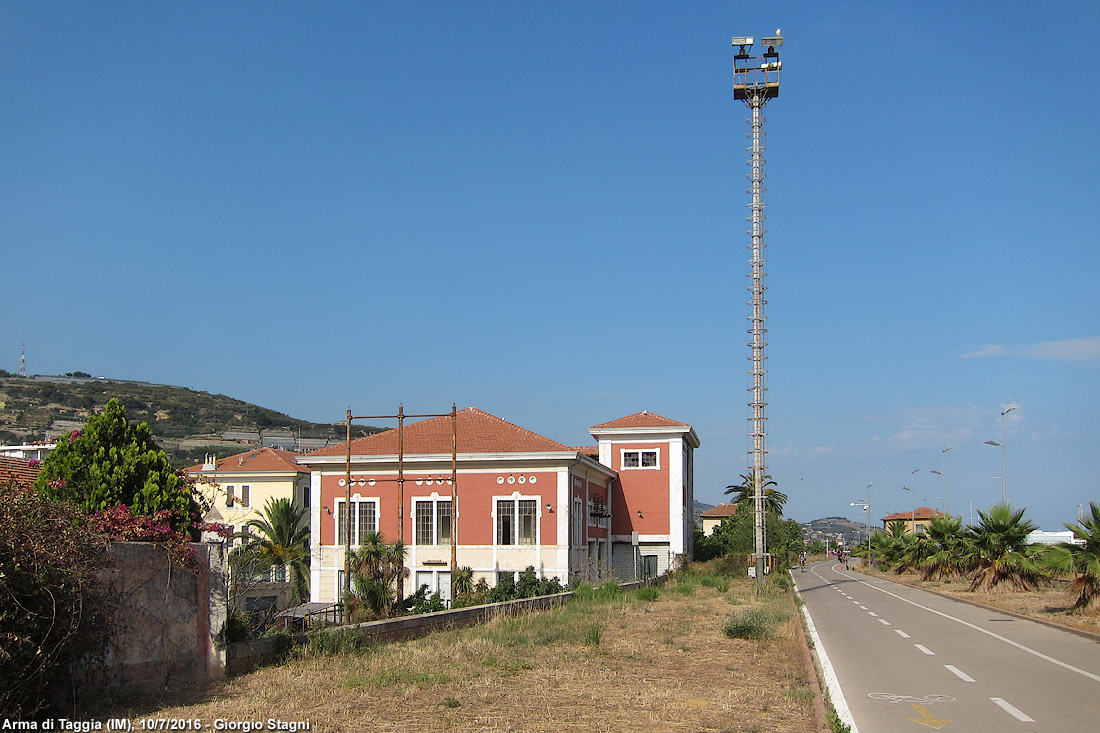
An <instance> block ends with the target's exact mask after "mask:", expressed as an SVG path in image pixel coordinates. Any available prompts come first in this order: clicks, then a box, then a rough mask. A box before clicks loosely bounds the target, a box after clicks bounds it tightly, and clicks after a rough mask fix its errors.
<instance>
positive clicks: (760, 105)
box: [733, 29, 783, 595]
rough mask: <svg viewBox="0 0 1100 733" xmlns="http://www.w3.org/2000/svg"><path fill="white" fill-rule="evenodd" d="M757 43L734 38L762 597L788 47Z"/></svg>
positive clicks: (776, 41)
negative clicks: (767, 150)
mask: <svg viewBox="0 0 1100 733" xmlns="http://www.w3.org/2000/svg"><path fill="white" fill-rule="evenodd" d="M753 43H754V39H753V38H751V37H748V36H734V38H733V45H734V46H736V47H737V48H738V51H737V54H736V55H735V56H734V58H733V97H734V99H740V100H742V101H744V103H745V105H746V106H747V107H748V108H749V110H750V111H751V113H752V116H751V117H750V118H749V123H750V125H751V131H750V132H749V133H748V137H749V138H750V139H751V140H752V146H751V147H750V148H749V151H750V152H751V158H750V160H749V166H750V168H751V170H750V173H749V175H748V178H749V182H750V184H751V185H750V187H749V189H748V193H749V194H750V195H751V196H752V202H751V203H750V204H749V217H748V221H749V223H750V224H751V229H750V231H749V234H750V235H751V237H752V242H751V243H750V245H749V250H750V252H751V255H752V256H751V257H750V259H749V264H750V265H751V268H752V269H751V272H750V274H749V278H750V283H749V288H748V289H749V295H750V297H749V305H750V306H751V308H752V313H751V315H750V316H749V324H750V329H749V333H750V334H752V341H751V342H750V343H749V346H750V347H751V348H752V355H751V356H750V357H749V361H750V362H751V363H752V370H751V372H750V373H751V374H752V387H751V388H750V391H751V392H752V400H751V401H750V402H749V407H751V408H752V417H751V418H750V422H751V425H750V428H749V434H750V435H751V436H752V457H753V461H752V477H753V488H754V492H753V493H754V497H753V511H754V515H753V528H754V535H755V550H756V552H755V555H756V590H757V595H759V594H760V592H761V590H762V589H763V585H764V573H765V569H766V568H767V566H766V562H767V543H766V541H765V536H764V526H765V525H764V483H765V478H764V477H765V475H766V474H767V467H766V465H765V455H766V453H767V451H766V450H765V438H766V437H767V430H766V428H765V422H766V420H767V418H766V417H765V416H764V408H765V406H766V405H767V402H766V401H765V399H764V393H765V392H766V391H767V388H766V387H765V386H764V381H765V376H766V375H767V369H766V356H765V353H764V347H765V346H766V345H767V344H766V342H765V341H764V334H765V333H767V328H765V316H764V305H765V304H766V303H767V301H766V300H765V299H764V291H765V290H767V288H766V287H765V286H764V277H765V276H766V274H767V273H766V271H765V263H766V260H765V259H764V248H765V247H766V245H765V243H764V233H765V229H764V221H765V220H766V219H767V217H766V216H765V215H764V207H765V204H764V192H765V191H766V189H765V187H764V115H763V111H764V105H765V104H767V103H768V100H769V99H774V98H776V97H778V96H779V71H780V69H782V68H783V65H782V63H780V61H779V52H778V51H777V50H776V49H777V48H779V47H780V46H782V45H783V37H782V36H781V35H780V33H779V30H778V29H777V30H776V32H775V36H772V37H766V38H762V39H761V43H762V44H763V45H764V46H766V47H767V49H768V50H767V51H765V52H764V54H763V55H762V56H753V55H751V54H750V53H749V49H750V48H751V47H752V45H753Z"/></svg>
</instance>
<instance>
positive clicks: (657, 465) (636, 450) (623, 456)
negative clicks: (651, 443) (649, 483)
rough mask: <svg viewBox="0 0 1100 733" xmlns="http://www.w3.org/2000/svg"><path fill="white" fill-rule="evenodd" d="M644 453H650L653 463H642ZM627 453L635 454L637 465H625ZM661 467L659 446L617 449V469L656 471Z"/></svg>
mask: <svg viewBox="0 0 1100 733" xmlns="http://www.w3.org/2000/svg"><path fill="white" fill-rule="evenodd" d="M644 453H652V454H654V456H653V463H654V465H652V466H643V465H642V455H643V454H644ZM627 454H637V456H638V465H637V466H628V465H626V456H627ZM660 468H661V449H660V448H620V449H619V470H621V471H658V470H660Z"/></svg>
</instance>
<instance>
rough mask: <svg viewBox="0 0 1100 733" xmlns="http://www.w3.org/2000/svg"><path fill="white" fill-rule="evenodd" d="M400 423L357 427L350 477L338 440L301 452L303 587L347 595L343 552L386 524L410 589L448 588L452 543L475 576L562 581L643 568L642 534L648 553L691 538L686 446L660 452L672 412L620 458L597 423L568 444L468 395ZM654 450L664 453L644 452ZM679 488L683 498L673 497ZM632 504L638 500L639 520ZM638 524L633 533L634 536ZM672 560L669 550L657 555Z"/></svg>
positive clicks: (331, 597) (685, 549) (321, 594)
mask: <svg viewBox="0 0 1100 733" xmlns="http://www.w3.org/2000/svg"><path fill="white" fill-rule="evenodd" d="M662 420H664V419H663V418H662ZM669 422H671V421H669ZM609 425H610V424H609ZM676 425H682V424H680V423H676ZM682 427H686V428H687V430H688V431H690V427H688V426H682ZM598 430H601V431H602V430H604V427H603V426H596V427H595V428H593V435H594V436H596V432H597V431H598ZM672 432H675V431H674V430H673V431H672ZM402 433H403V434H400V435H399V433H398V431H397V430H390V431H386V432H383V433H378V434H375V435H370V436H366V437H363V438H358V439H355V440H353V441H351V445H350V449H351V450H350V453H351V458H350V474H351V483H350V485H349V484H348V473H349V471H348V446H347V445H346V444H345V445H338V446H332V447H330V448H326V449H323V450H319V451H316V452H314V453H311V454H309V455H305V456H300V457H299V461H300V462H301V463H303V464H304V465H306V466H308V467H309V468H310V469H311V482H310V494H311V497H310V526H311V531H312V533H313V537H314V546H313V549H312V554H311V568H310V574H311V577H310V580H311V582H310V588H311V600H313V601H316V602H331V601H336V600H338V599H340V598H341V596H342V592H343V588H344V584H345V580H344V575H343V573H344V557H345V552H346V550H347V549H348V548H350V549H352V550H355V549H356V548H357V547H358V546H359V545H360V543H361V541H362V539H363V538H364V537H366V536H367V534H368V533H370V532H380V533H381V535H382V538H383V541H384V542H387V543H392V542H393V541H395V540H396V539H397V538H398V537H400V538H401V539H402V541H403V542H404V543H405V545H406V546H407V549H408V556H407V560H406V566H407V567H408V568H409V571H410V575H409V578H408V579H407V581H406V582H405V586H404V588H403V593H404V594H405V595H408V594H409V593H411V592H413V591H415V590H416V589H417V588H419V587H420V586H422V585H427V586H428V588H429V590H430V591H432V592H435V591H438V592H439V593H440V595H441V596H443V597H444V598H445V599H449V598H450V596H451V589H450V583H451V560H452V543H453V544H454V546H453V550H454V558H455V562H456V564H457V566H458V567H469V568H471V569H472V570H473V573H474V581H475V582H477V581H478V580H480V579H484V580H486V582H487V583H489V585H495V584H496V583H497V582H498V581H499V580H500V579H501V578H502V577H503V576H505V575H510V576H513V577H515V576H516V575H517V574H518V573H521V572H523V571H524V570H525V569H526V568H527V567H533V568H534V569H535V572H536V573H537V575H538V576H539V577H540V578H550V577H556V578H558V579H559V580H560V581H561V582H563V583H566V582H569V581H570V580H577V579H584V580H589V581H592V582H599V581H602V580H607V579H611V578H612V577H623V578H633V577H635V576H636V575H637V573H638V572H639V570H640V569H641V568H640V566H639V565H638V563H637V562H636V560H637V558H638V557H640V555H639V552H638V548H639V547H641V546H642V545H641V543H642V540H643V538H644V539H645V543H646V544H645V550H646V553H647V556H648V555H649V554H654V555H657V554H659V555H661V556H662V557H665V558H667V557H668V556H669V549H668V547H667V546H666V547H665V548H663V549H661V550H660V551H658V550H657V549H655V547H656V543H658V542H660V541H661V540H662V539H663V541H664V542H665V543H666V545H668V543H669V541H670V538H671V537H675V538H676V539H675V541H676V542H678V543H679V544H677V545H676V546H675V548H676V552H677V553H679V554H684V553H689V552H690V537H691V532H690V531H687V532H686V535H685V532H684V530H683V528H682V524H683V522H682V517H684V516H686V515H687V512H688V507H690V496H691V489H690V486H687V487H685V485H684V481H685V480H689V479H690V470H689V471H688V472H687V473H686V476H687V479H685V478H684V477H685V470H684V468H683V467H684V465H685V464H686V465H690V460H688V461H686V462H685V460H684V457H683V455H684V454H683V449H682V447H681V446H680V445H679V444H677V445H676V450H677V453H676V460H675V461H673V463H675V464H676V466H677V468H675V469H672V467H670V465H669V463H670V462H669V460H668V459H667V457H665V458H661V457H660V456H667V454H668V451H669V450H671V449H672V445H671V443H670V442H669V433H670V428H669V426H667V425H663V424H662V425H661V430H660V432H659V433H658V434H654V435H650V436H648V437H649V438H651V440H650V441H649V443H640V442H636V441H634V440H629V441H626V442H624V445H628V446H629V447H627V448H624V450H626V452H627V453H630V454H631V455H627V456H625V457H624V454H623V453H621V452H619V453H617V454H616V456H617V457H616V458H614V459H612V458H611V457H610V456H611V455H612V454H613V453H616V450H617V448H616V446H617V444H616V443H615V442H614V440H613V438H614V437H615V436H616V435H617V433H614V432H611V433H607V435H606V436H604V437H597V440H598V441H599V445H598V446H588V447H584V448H576V447H569V446H566V445H564V444H562V443H558V442H557V441H554V440H551V439H549V438H546V437H543V436H541V435H539V434H537V433H534V432H531V431H529V430H526V429H524V428H521V427H519V426H517V425H514V424H512V423H509V422H507V421H505V420H502V419H501V418H498V417H495V416H493V415H490V414H488V413H486V412H483V411H481V410H478V409H476V408H472V407H471V408H467V409H465V410H460V411H458V412H457V413H456V416H455V421H454V426H453V427H452V419H451V417H450V416H444V417H432V418H428V419H425V420H422V421H420V422H416V423H411V424H406V425H405V426H404V429H403V431H402ZM638 435H640V433H639V434H638ZM632 437H637V436H634V435H633V434H632ZM662 439H663V440H664V441H665V442H664V443H662V442H661V440H662ZM689 442H690V441H689ZM605 444H606V445H605ZM694 445H698V440H697V439H696V440H695V442H694ZM691 450H693V448H691ZM605 452H606V453H607V456H608V458H607V459H606V461H607V462H605V459H604V453H605ZM643 453H644V454H645V455H644V456H643ZM654 453H656V454H659V455H658V456H654V455H653V454H654ZM655 458H656V460H658V461H659V465H658V466H652V465H651V462H652V460H654V459H655ZM452 460H453V464H452ZM624 460H625V461H626V463H627V465H628V468H627V470H626V474H628V475H627V480H626V482H625V485H626V487H627V489H626V490H624V483H623V476H622V472H620V471H619V470H618V469H617V468H615V467H613V465H612V464H611V461H614V462H615V463H621V462H622V461H624ZM635 463H637V464H638V465H637V466H635V465H634V464H635ZM643 463H644V464H645V465H644V466H643V465H642V464H643ZM633 468H637V469H638V471H634V472H632V469H633ZM452 471H453V472H454V473H453V475H455V476H457V486H456V485H455V484H454V483H452ZM673 474H674V475H675V477H676V478H675V481H672V480H671V479H670V475H673ZM636 479H644V480H636ZM672 483H675V485H676V491H675V493H674V495H670V494H669V488H668V487H669V486H670V485H672ZM662 492H663V494H662ZM349 495H350V501H349ZM685 496H687V497H688V499H687V501H688V504H687V505H681V502H682V501H683V499H684V497H685ZM628 497H629V499H628ZM673 504H676V505H677V506H676V507H675V508H673V507H672V505H673ZM627 512H635V515H634V516H635V519H634V520H633V521H631V519H630V517H627V516H626V514H627ZM639 512H640V513H641V516H640V517H638V516H637V513H639ZM620 515H621V516H622V521H621V522H620V521H619V517H620ZM646 515H648V519H645V517H646ZM662 517H663V518H662ZM670 518H674V519H673V521H672V523H671V524H670V523H669V519H670ZM349 519H350V523H351V527H350V536H349V535H348V531H347V529H346V527H347V523H348V520H349ZM643 520H644V521H646V522H648V523H649V524H646V525H643V524H642V522H643ZM688 521H690V517H689V518H688ZM634 532H638V533H639V534H638V544H631V542H632V539H633V533H634ZM616 533H618V537H619V539H618V540H617V539H616ZM623 536H625V537H626V541H625V543H624V541H623V540H622V537H623ZM685 536H686V538H687V540H686V543H685ZM617 545H620V547H618V548H617V547H616V546H617ZM616 551H620V552H622V553H624V554H625V560H624V559H620V558H617V557H616V556H615V553H616ZM632 558H633V559H634V560H635V561H632ZM651 564H652V563H651ZM668 564H669V561H668V560H667V559H665V560H664V561H663V562H659V563H657V567H667V566H668Z"/></svg>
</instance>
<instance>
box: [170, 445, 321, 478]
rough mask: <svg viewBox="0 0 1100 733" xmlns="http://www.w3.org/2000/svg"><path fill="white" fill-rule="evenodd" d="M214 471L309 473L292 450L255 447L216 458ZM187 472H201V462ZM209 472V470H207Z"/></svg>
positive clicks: (190, 467)
mask: <svg viewBox="0 0 1100 733" xmlns="http://www.w3.org/2000/svg"><path fill="white" fill-rule="evenodd" d="M215 466H216V467H215V469H214V470H215V471H217V472H218V473H233V472H240V473H268V472H270V473H280V472H284V471H298V472H299V473H309V469H308V468H307V467H305V466H303V465H301V464H300V463H298V455H297V454H296V453H294V452H292V451H288V450H279V449H278V448H256V449H255V450H250V451H245V452H244V453H237V454H235V455H232V456H226V457H225V458H219V459H217V461H216V463H215ZM186 471H187V473H203V464H201V463H200V464H198V465H196V466H189V467H188V468H187V469H186ZM208 473H209V472H208Z"/></svg>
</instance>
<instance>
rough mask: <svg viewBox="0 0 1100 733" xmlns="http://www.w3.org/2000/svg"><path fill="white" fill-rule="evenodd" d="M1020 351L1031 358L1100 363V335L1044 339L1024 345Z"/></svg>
mask: <svg viewBox="0 0 1100 733" xmlns="http://www.w3.org/2000/svg"><path fill="white" fill-rule="evenodd" d="M1022 353H1023V354H1024V355H1025V356H1030V357H1032V358H1033V359H1058V360H1059V361H1083V362H1096V363H1100V336H1089V337H1086V338H1079V339H1069V340H1067V341H1044V342H1043V343H1041V344H1032V345H1031V346H1025V347H1024V348H1023V349H1022Z"/></svg>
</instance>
